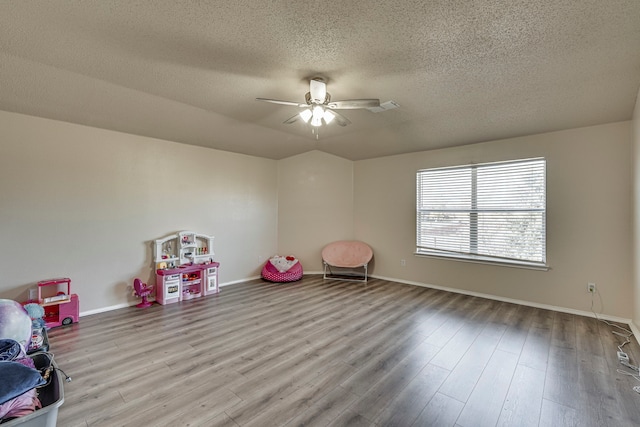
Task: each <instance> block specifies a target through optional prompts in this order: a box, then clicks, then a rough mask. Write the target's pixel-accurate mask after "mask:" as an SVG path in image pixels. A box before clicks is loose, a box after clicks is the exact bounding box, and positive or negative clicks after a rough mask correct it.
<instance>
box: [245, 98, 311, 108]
mask: <svg viewBox="0 0 640 427" xmlns="http://www.w3.org/2000/svg"><path fill="white" fill-rule="evenodd" d="M256 101H264V102H270V103H272V104H280V105H291V106H292V107H306V104H300V103H299V102H292V101H280V100H279V99H269V98H256Z"/></svg>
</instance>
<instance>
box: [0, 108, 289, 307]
mask: <svg viewBox="0 0 640 427" xmlns="http://www.w3.org/2000/svg"><path fill="white" fill-rule="evenodd" d="M0 129H1V138H2V142H1V144H0V147H1V150H2V152H1V155H0V198H1V204H0V236H2V237H1V240H0V271H2V272H3V275H2V280H1V281H0V298H12V299H17V300H19V301H23V300H24V299H26V298H27V297H28V292H27V290H28V288H29V287H32V286H33V285H34V283H35V282H37V281H38V280H42V279H48V278H52V277H61V276H62V277H70V278H71V279H72V285H73V291H74V292H75V293H77V294H78V295H79V297H80V306H81V312H91V311H96V310H100V309H104V308H107V307H114V306H119V305H124V304H127V303H130V302H132V301H134V300H135V299H133V298H131V296H130V287H131V283H132V281H133V279H134V278H135V277H141V278H142V279H143V280H145V281H150V282H152V283H153V282H154V278H153V274H152V261H151V260H152V258H151V257H152V240H153V239H157V238H160V237H164V236H165V235H167V234H170V233H174V232H176V231H180V230H193V231H196V232H198V233H203V234H212V235H214V236H215V245H214V250H215V252H216V254H215V259H216V260H217V261H219V262H220V263H221V268H220V281H221V282H222V283H228V282H233V281H238V280H243V279H246V278H248V277H251V276H256V275H258V273H259V268H260V265H259V263H258V262H257V260H258V255H259V254H264V253H273V252H275V251H276V242H277V162H275V161H273V160H268V159H262V158H257V157H251V156H244V155H239V154H232V153H228V152H223V151H216V150H211V149H206V148H201V147H193V146H188V145H183V144H177V143H173V142H167V141H161V140H156V139H151V138H144V137H139V136H134V135H129V134H123V133H118V132H111V131H105V130H101V129H95V128H90V127H85V126H77V125H72V124H68V123H64V122H57V121H52V120H46V119H40V118H35V117H30V116H24V115H19V114H13V113H7V112H2V111H0Z"/></svg>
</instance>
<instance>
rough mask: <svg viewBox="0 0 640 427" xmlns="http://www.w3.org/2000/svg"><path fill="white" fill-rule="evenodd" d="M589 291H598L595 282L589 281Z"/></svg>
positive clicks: (592, 292) (591, 292)
mask: <svg viewBox="0 0 640 427" xmlns="http://www.w3.org/2000/svg"><path fill="white" fill-rule="evenodd" d="M587 292H589V293H590V294H595V293H596V284H595V283H587Z"/></svg>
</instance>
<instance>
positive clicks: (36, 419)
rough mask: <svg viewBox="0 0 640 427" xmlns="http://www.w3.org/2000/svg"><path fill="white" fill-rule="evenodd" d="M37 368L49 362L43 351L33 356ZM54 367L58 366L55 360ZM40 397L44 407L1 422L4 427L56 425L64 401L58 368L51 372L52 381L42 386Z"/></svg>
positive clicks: (49, 426)
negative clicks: (59, 409)
mask: <svg viewBox="0 0 640 427" xmlns="http://www.w3.org/2000/svg"><path fill="white" fill-rule="evenodd" d="M31 357H32V358H33V361H34V363H35V365H36V368H42V367H44V366H47V365H48V364H49V357H48V356H47V355H46V354H43V353H40V354H38V353H36V354H33V355H32V356H31ZM53 366H54V368H57V366H56V364H55V362H53ZM38 399H40V403H42V409H38V410H36V411H35V412H33V413H32V414H29V415H25V416H24V417H20V418H14V419H13V420H11V421H7V422H4V423H2V424H0V426H2V427H13V426H20V427H56V423H57V421H58V408H59V407H60V406H61V405H62V404H63V403H64V388H63V380H62V374H61V373H60V371H58V370H57V369H54V370H53V372H52V373H51V382H50V383H49V384H47V385H46V386H44V387H42V388H41V389H40V390H39V392H38Z"/></svg>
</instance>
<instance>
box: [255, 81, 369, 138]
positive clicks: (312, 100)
mask: <svg viewBox="0 0 640 427" xmlns="http://www.w3.org/2000/svg"><path fill="white" fill-rule="evenodd" d="M304 99H305V103H298V102H292V101H280V100H278V99H268V98H256V101H264V102H271V103H272V104H281V105H290V106H293V107H300V108H304V109H303V110H302V111H300V113H298V114H296V115H295V116H293V117H290V118H288V119H287V120H285V121H284V122H283V123H284V124H287V125H289V124H291V123H295V122H296V121H298V119H302V120H304V122H305V123H311V126H315V127H318V126H321V125H322V124H329V123H331V122H332V121H334V120H335V121H336V123H337V124H338V125H340V126H347V125H348V124H350V123H351V121H349V119H347V118H346V117H345V116H343V115H342V114H340V113H338V112H337V111H335V110H357V109H367V108H375V107H380V100H379V99H346V100H344V101H331V94H330V93H329V92H327V84H326V83H325V81H324V80H323V79H322V78H320V77H315V78H313V79H311V80H310V81H309V92H307V93H306V95H305V97H304Z"/></svg>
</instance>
